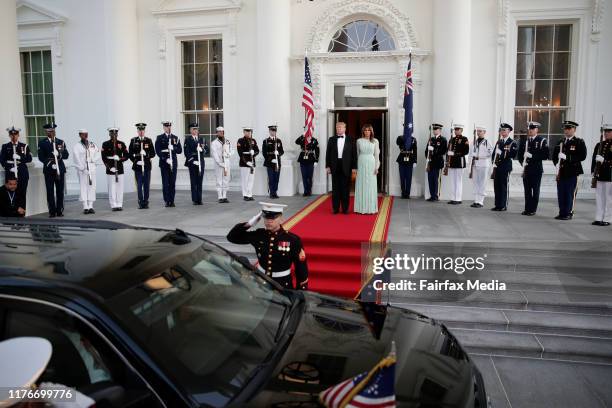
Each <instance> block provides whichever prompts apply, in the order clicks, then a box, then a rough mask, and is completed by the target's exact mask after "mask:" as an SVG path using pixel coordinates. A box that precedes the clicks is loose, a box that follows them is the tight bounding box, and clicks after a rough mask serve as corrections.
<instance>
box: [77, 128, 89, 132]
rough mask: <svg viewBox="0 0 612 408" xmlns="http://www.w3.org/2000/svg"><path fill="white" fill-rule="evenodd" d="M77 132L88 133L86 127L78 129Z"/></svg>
mask: <svg viewBox="0 0 612 408" xmlns="http://www.w3.org/2000/svg"><path fill="white" fill-rule="evenodd" d="M79 133H89V132H88V131H87V129H79Z"/></svg>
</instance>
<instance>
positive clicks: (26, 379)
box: [0, 337, 53, 406]
mask: <svg viewBox="0 0 612 408" xmlns="http://www.w3.org/2000/svg"><path fill="white" fill-rule="evenodd" d="M52 352H53V347H52V346H51V343H50V342H49V340H47V339H43V338H42V337H15V338H12V339H8V340H4V341H2V342H0V384H2V387H4V388H0V406H5V404H6V403H7V402H10V404H8V405H12V404H14V403H17V402H19V401H18V400H10V399H9V397H10V396H9V389H11V388H13V389H14V388H24V387H26V388H29V387H30V386H31V385H32V384H34V383H35V382H36V380H38V377H40V375H41V374H42V373H43V372H44V371H45V368H46V367H47V364H49V360H50V359H51V353H52ZM8 405H7V406H8Z"/></svg>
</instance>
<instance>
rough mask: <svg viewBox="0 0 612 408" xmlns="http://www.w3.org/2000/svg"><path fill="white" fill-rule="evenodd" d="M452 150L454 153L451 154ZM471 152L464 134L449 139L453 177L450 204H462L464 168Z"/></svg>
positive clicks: (451, 176) (456, 125)
mask: <svg viewBox="0 0 612 408" xmlns="http://www.w3.org/2000/svg"><path fill="white" fill-rule="evenodd" d="M463 127H464V126H463V125H458V124H455V125H453V128H455V129H457V128H461V129H463ZM450 152H452V154H449V153H450ZM469 153H470V142H469V140H468V138H467V137H465V136H463V135H454V136H453V137H452V138H451V139H450V140H449V141H448V151H447V153H446V154H447V155H448V156H449V159H448V175H449V176H450V179H451V200H450V201H449V202H448V203H449V204H461V201H462V196H463V169H465V167H466V160H465V158H466V156H467V155H468V154H469Z"/></svg>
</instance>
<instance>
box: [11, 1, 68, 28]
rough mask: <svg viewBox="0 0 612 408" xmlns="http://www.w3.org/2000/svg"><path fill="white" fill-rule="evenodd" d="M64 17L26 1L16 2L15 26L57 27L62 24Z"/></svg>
mask: <svg viewBox="0 0 612 408" xmlns="http://www.w3.org/2000/svg"><path fill="white" fill-rule="evenodd" d="M65 21H66V17H64V16H62V15H60V14H57V13H55V12H53V11H51V10H48V9H46V8H44V7H41V6H39V5H37V4H33V3H30V2H29V1H26V0H19V1H18V2H17V25H18V26H27V25H57V24H63V23H64V22H65Z"/></svg>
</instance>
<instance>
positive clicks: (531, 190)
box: [523, 172, 542, 213]
mask: <svg viewBox="0 0 612 408" xmlns="http://www.w3.org/2000/svg"><path fill="white" fill-rule="evenodd" d="M541 183H542V173H529V172H525V175H524V176H523V188H524V190H525V211H527V212H531V213H534V212H536V211H537V210H538V203H539V202H540V184H541Z"/></svg>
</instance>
